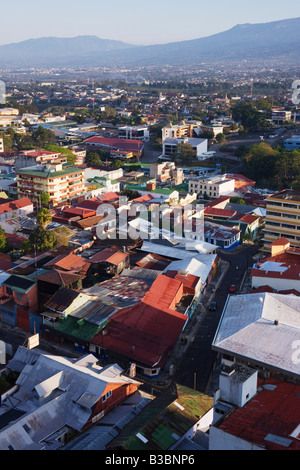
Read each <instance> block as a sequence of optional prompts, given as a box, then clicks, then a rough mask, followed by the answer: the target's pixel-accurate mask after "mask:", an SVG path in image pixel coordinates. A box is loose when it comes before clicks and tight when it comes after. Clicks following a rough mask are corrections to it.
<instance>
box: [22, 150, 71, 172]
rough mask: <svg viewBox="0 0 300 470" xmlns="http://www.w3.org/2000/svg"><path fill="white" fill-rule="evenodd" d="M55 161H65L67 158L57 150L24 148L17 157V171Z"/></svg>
mask: <svg viewBox="0 0 300 470" xmlns="http://www.w3.org/2000/svg"><path fill="white" fill-rule="evenodd" d="M55 161H57V162H58V163H62V162H63V163H65V162H66V161H67V159H66V158H64V157H62V156H61V154H60V153H57V152H48V151H47V150H24V151H22V152H21V153H20V154H19V155H18V156H17V157H16V158H15V171H16V172H17V171H19V170H20V169H22V168H26V167H32V166H35V165H39V164H44V163H51V162H55Z"/></svg>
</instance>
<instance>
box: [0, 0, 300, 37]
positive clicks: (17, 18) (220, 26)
mask: <svg viewBox="0 0 300 470" xmlns="http://www.w3.org/2000/svg"><path fill="white" fill-rule="evenodd" d="M296 17H300V2H299V0H285V1H284V2H283V1H279V0H250V1H249V2H243V1H238V0H227V1H224V0H214V1H212V2H208V1H207V0H204V1H203V0H187V1H182V0H150V1H149V0H148V1H147V0H146V1H145V0H144V1H142V0H127V1H126V0H112V1H109V0H84V1H83V0H72V1H70V0H51V2H44V1H41V0H26V1H24V0H14V1H13V2H5V4H4V5H1V29H0V44H8V43H11V42H19V41H23V40H26V39H30V38H38V37H45V36H57V37H75V36H80V35H86V34H87V35H96V36H98V37H100V38H103V39H117V40H121V41H124V42H128V43H131V44H140V45H144V44H161V43H167V42H175V41H183V40H186V39H196V38H200V37H203V36H209V35H211V34H215V33H219V32H222V31H225V30H227V29H230V28H232V27H233V26H235V25H236V24H241V23H264V22H269V21H277V20H282V19H289V18H296Z"/></svg>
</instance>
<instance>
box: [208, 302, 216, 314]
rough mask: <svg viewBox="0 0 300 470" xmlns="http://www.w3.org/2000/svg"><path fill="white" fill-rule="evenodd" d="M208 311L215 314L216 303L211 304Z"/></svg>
mask: <svg viewBox="0 0 300 470" xmlns="http://www.w3.org/2000/svg"><path fill="white" fill-rule="evenodd" d="M209 310H210V311H211V312H215V311H216V310H217V302H212V303H211V304H210V306H209Z"/></svg>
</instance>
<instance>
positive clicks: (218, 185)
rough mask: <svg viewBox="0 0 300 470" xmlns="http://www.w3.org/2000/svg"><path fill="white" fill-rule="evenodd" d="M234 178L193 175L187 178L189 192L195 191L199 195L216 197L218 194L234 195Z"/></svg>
mask: <svg viewBox="0 0 300 470" xmlns="http://www.w3.org/2000/svg"><path fill="white" fill-rule="evenodd" d="M234 192H235V180H234V179H228V178H227V177H226V176H224V175H223V176H222V175H219V176H213V177H209V176H208V177H206V178H202V177H195V178H192V179H190V180H189V193H197V194H198V195H199V196H205V195H206V196H208V197H209V198H211V199H218V198H219V197H220V196H227V195H234Z"/></svg>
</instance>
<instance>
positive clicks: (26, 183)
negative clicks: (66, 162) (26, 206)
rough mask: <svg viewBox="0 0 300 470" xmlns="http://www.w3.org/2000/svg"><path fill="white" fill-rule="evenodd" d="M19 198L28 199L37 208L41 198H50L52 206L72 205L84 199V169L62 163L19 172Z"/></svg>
mask: <svg viewBox="0 0 300 470" xmlns="http://www.w3.org/2000/svg"><path fill="white" fill-rule="evenodd" d="M17 188H18V197H19V198H21V197H26V196H27V197H28V198H29V199H30V200H31V201H32V202H33V203H34V204H35V205H36V206H39V205H40V196H41V194H42V193H47V194H49V196H50V206H57V205H58V204H60V203H67V202H68V203H70V202H72V201H73V202H74V200H76V199H78V198H80V197H84V195H85V180H84V169H82V168H77V167H74V166H63V164H62V163H49V164H46V165H37V166H34V167H28V168H23V169H20V170H18V172H17Z"/></svg>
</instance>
